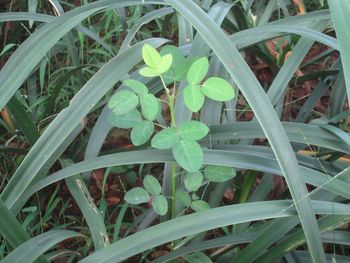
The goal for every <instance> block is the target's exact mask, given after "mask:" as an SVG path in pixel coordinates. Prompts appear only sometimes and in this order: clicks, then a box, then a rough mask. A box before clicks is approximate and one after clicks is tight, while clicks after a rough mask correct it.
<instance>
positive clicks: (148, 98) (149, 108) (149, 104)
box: [140, 94, 159, 121]
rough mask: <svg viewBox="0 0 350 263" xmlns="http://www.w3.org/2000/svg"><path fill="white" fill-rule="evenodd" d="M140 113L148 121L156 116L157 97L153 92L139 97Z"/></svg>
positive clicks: (157, 110)
mask: <svg viewBox="0 0 350 263" xmlns="http://www.w3.org/2000/svg"><path fill="white" fill-rule="evenodd" d="M140 103H141V109H142V114H143V116H145V118H146V119H147V120H149V121H153V120H154V119H155V118H157V115H158V112H159V103H158V99H157V98H156V97H155V96H154V95H153V94H146V95H142V96H141V97H140Z"/></svg>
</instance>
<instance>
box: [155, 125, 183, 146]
mask: <svg viewBox="0 0 350 263" xmlns="http://www.w3.org/2000/svg"><path fill="white" fill-rule="evenodd" d="M178 142H179V136H178V134H177V132H176V129H175V128H166V129H163V130H161V131H160V132H158V133H157V134H156V135H155V136H154V137H153V138H152V141H151V145H152V147H153V148H156V149H160V150H163V149H171V148H173V146H174V145H176V144H178Z"/></svg>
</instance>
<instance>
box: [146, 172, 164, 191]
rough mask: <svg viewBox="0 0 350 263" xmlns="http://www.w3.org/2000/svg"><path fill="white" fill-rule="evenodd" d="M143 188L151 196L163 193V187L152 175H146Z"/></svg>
mask: <svg viewBox="0 0 350 263" xmlns="http://www.w3.org/2000/svg"><path fill="white" fill-rule="evenodd" d="M143 186H144V187H145V188H146V190H147V191H148V192H149V193H150V194H151V195H159V194H161V192H162V187H161V186H160V184H159V182H158V180H157V179H156V178H154V176H152V175H146V176H145V178H143Z"/></svg>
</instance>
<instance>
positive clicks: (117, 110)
mask: <svg viewBox="0 0 350 263" xmlns="http://www.w3.org/2000/svg"><path fill="white" fill-rule="evenodd" d="M138 104H139V98H138V97H137V96H136V94H135V93H134V92H132V91H129V90H122V91H119V92H117V93H115V94H114V95H113V96H112V98H111V99H110V100H109V102H108V107H109V108H110V109H112V111H113V112H114V114H115V115H123V114H125V113H128V112H129V111H131V110H133V109H135V108H136V107H137V105H138Z"/></svg>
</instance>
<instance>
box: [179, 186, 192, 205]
mask: <svg viewBox="0 0 350 263" xmlns="http://www.w3.org/2000/svg"><path fill="white" fill-rule="evenodd" d="M175 201H176V202H178V203H179V204H181V205H182V206H190V205H191V201H192V200H191V197H190V195H189V194H188V193H187V192H185V191H182V190H176V193H175Z"/></svg>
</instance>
